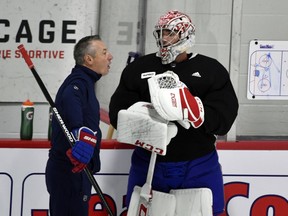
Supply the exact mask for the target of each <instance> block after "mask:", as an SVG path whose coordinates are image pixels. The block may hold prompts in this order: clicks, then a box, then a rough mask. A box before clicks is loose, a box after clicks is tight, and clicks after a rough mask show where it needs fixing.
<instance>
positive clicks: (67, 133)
mask: <svg viewBox="0 0 288 216" xmlns="http://www.w3.org/2000/svg"><path fill="white" fill-rule="evenodd" d="M18 49H19V50H20V52H21V54H22V56H23V58H24V60H25V62H26V64H27V65H28V67H29V68H30V70H31V72H32V73H33V76H34V77H35V79H36V81H37V83H38V85H39V87H40V88H41V90H42V92H43V94H44V96H45V98H46V100H47V101H48V103H49V104H50V106H51V107H52V112H53V114H54V116H55V117H56V119H57V121H58V123H59V125H60V127H61V129H62V131H63V133H64V134H65V136H66V138H67V140H68V141H69V144H70V146H71V147H73V146H74V144H75V140H74V137H73V136H72V135H71V132H70V131H69V130H68V129H67V127H66V125H65V122H64V121H63V119H62V117H61V115H60V113H59V112H58V110H57V108H56V105H55V103H54V101H53V100H52V98H51V96H50V94H49V92H48V90H47V88H46V87H45V85H44V83H43V81H42V80H41V78H40V76H39V74H38V73H37V71H36V69H35V67H34V65H33V63H32V60H31V58H30V57H29V55H28V54H27V51H26V49H25V47H24V45H23V44H21V45H19V46H18ZM84 171H85V173H86V175H87V177H88V179H89V181H90V183H91V184H92V186H93V187H94V189H95V191H96V192H97V194H98V195H99V196H100V199H101V201H102V202H103V204H104V206H105V208H106V210H107V212H108V214H109V215H110V216H114V215H113V213H112V211H111V209H110V207H109V205H108V203H107V202H106V200H105V198H104V195H103V193H102V191H101V189H100V187H99V185H98V183H97V182H96V180H95V178H94V177H93V174H92V173H91V172H90V170H89V169H88V168H87V167H86V168H85V169H84Z"/></svg>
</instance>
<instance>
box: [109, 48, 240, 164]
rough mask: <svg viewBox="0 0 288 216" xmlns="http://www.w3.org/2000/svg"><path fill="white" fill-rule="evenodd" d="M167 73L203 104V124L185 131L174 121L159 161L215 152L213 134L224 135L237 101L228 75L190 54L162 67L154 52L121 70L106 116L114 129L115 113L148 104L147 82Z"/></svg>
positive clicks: (216, 64)
mask: <svg viewBox="0 0 288 216" xmlns="http://www.w3.org/2000/svg"><path fill="white" fill-rule="evenodd" d="M167 70H171V71H173V72H175V73H176V74H177V75H178V76H179V79H180V80H181V81H182V82H183V83H185V84H186V86H187V87H188V88H189V91H190V92H191V93H192V95H194V96H197V97H199V98H200V99H201V100H202V103H203V105H204V112H205V115H204V123H203V124H202V125H201V126H200V127H199V128H197V129H195V128H193V127H192V126H191V127H190V128H189V129H185V128H183V127H182V126H180V125H179V124H177V122H175V123H176V124H177V127H178V133H177V135H176V136H175V137H174V138H172V140H171V142H170V143H169V145H168V146H167V154H166V155H165V156H159V157H157V160H158V161H185V160H192V159H195V158H198V157H201V156H204V155H206V154H208V153H210V152H212V151H213V150H215V141H216V136H215V135H225V134H226V133H227V132H228V131H229V130H230V128H231V126H232V124H233V122H234V120H235V118H236V116H237V112H238V106H239V105H238V99H237V97H236V94H235V91H234V88H233V86H232V83H231V80H230V77H229V73H228V72H227V70H226V69H225V67H224V66H223V65H222V64H220V63H219V62H218V61H217V60H215V59H213V58H210V57H207V56H204V55H200V54H197V55H192V56H191V57H190V58H189V60H186V61H184V62H181V63H177V64H176V63H171V64H168V65H163V64H162V63H161V59H160V58H159V57H156V55H155V53H153V54H149V55H146V56H143V57H140V58H138V59H136V60H135V61H134V62H132V63H130V64H129V65H127V66H126V68H125V69H124V70H123V72H122V75H121V78H120V82H119V85H118V87H117V89H116V90H115V92H114V94H113V95H112V97H111V101H110V105H109V117H110V122H111V124H112V125H113V126H114V127H115V128H116V126H117V114H118V111H119V110H121V109H127V108H128V107H129V106H131V105H132V104H134V103H136V102H138V101H146V102H151V101H150V93H149V88H148V82H147V79H148V78H150V77H151V75H153V74H160V73H163V72H165V71H167Z"/></svg>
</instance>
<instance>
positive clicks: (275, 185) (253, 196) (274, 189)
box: [0, 141, 288, 216]
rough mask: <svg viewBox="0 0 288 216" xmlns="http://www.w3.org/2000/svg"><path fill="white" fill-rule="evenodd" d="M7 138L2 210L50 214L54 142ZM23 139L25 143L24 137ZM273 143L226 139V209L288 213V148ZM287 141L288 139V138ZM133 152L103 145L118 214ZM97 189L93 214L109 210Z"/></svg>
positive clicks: (105, 173)
mask: <svg viewBox="0 0 288 216" xmlns="http://www.w3.org/2000/svg"><path fill="white" fill-rule="evenodd" d="M1 143H2V148H1V150H0V158H1V163H0V215H6V216H12V215H13V216H14V215H20V216H48V193H47V190H46V185H45V176H44V172H45V165H46V161H47V157H48V147H47V143H48V142H44V141H43V142H39V143H35V142H31V143H32V145H29V142H25V145H26V148H25V146H22V147H21V148H20V147H19V146H17V145H16V147H15V145H13V146H12V145H11V147H12V148H7V145H9V141H7V142H6V144H5V143H4V142H1ZM1 143H0V144H1ZM13 143H14V144H15V143H18V142H15V141H14V142H13ZM19 143H20V144H23V142H21V141H19ZM20 144H19V145H20ZM230 144H231V143H230ZM278 144H279V143H278ZM282 144H283V143H282ZM37 145H38V147H39V148H37ZM235 145H236V144H235ZM238 145H239V143H238ZM265 145H267V143H265V144H264V145H263V146H265ZM270 145H271V146H272V147H273V146H277V143H276V144H274V145H273V142H272V143H270ZM270 145H267V146H266V147H267V149H269V150H267V149H260V148H254V150H251V145H249V146H250V149H247V148H246V149H245V148H244V149H241V148H240V147H238V149H233V150H232V149H231V148H230V147H231V146H230V147H227V148H225V143H220V145H219V150H218V152H219V157H220V162H221V164H222V167H223V175H224V183H225V196H226V197H225V199H226V210H227V213H228V214H229V215H233V216H240V215H241V216H243V215H251V216H256V215H262V213H263V212H269V214H271V215H273V214H272V213H273V211H277V212H286V211H287V212H288V204H287V198H288V187H287V181H288V168H287V164H288V157H287V155H288V152H287V150H283V149H282V150H277V149H273V148H269V147H268V146H270ZM45 146H46V147H45ZM227 146H229V145H228V144H227ZM243 146H245V145H243ZM281 146H283V145H281ZM284 146H288V144H287V143H284ZM258 147H259V146H258ZM285 148H286V147H285ZM255 149H256V150H255ZM131 153H132V149H131V148H130V146H129V145H123V144H122V145H121V144H117V142H114V143H113V144H111V143H109V142H107V143H105V142H104V145H103V149H102V150H101V161H102V170H101V172H100V173H98V174H97V175H95V176H94V177H95V179H96V181H97V182H98V184H99V186H100V187H101V189H102V191H103V193H104V195H105V197H106V198H107V200H108V202H109V204H110V205H111V206H113V207H112V208H113V209H115V210H116V212H115V213H116V214H115V215H121V216H124V215H126V213H125V212H126V208H125V206H124V205H123V200H124V196H125V193H126V184H127V179H128V171H129V164H130V156H131ZM92 193H93V196H92V199H91V200H90V204H91V206H93V209H92V207H91V209H90V215H91V216H92V215H97V213H101V212H103V208H102V206H101V202H100V199H99V197H98V196H97V194H95V191H94V190H93V191H92ZM228 214H227V215H228Z"/></svg>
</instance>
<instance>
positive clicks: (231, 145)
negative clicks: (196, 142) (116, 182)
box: [0, 139, 288, 150]
mask: <svg viewBox="0 0 288 216" xmlns="http://www.w3.org/2000/svg"><path fill="white" fill-rule="evenodd" d="M0 148H50V142H49V141H48V140H46V139H33V140H20V139H0ZM133 148H134V146H133V145H129V144H124V143H119V142H117V141H116V140H115V139H111V140H107V139H104V140H102V144H101V149H133ZM217 149H219V150H288V140H287V141H236V142H225V141H219V142H218V143H217Z"/></svg>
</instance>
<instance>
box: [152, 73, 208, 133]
mask: <svg viewBox="0 0 288 216" xmlns="http://www.w3.org/2000/svg"><path fill="white" fill-rule="evenodd" d="M148 85H149V91H150V95H151V102H152V104H153V106H154V107H155V109H156V110H157V112H158V113H159V115H161V116H162V117H163V118H164V119H166V120H169V121H178V122H179V123H180V124H181V125H182V126H183V127H185V128H187V129H188V128H189V123H190V124H191V125H192V126H193V127H194V128H198V127H200V126H201V125H202V124H203V122H204V106H203V104H202V101H201V100H200V98H198V97H194V96H193V95H192V94H191V93H190V91H189V90H188V88H187V87H186V85H185V84H184V83H182V82H181V81H180V80H179V78H178V76H177V74H175V73H174V72H172V71H167V72H165V73H163V74H158V75H156V76H153V77H151V78H149V79H148Z"/></svg>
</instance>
